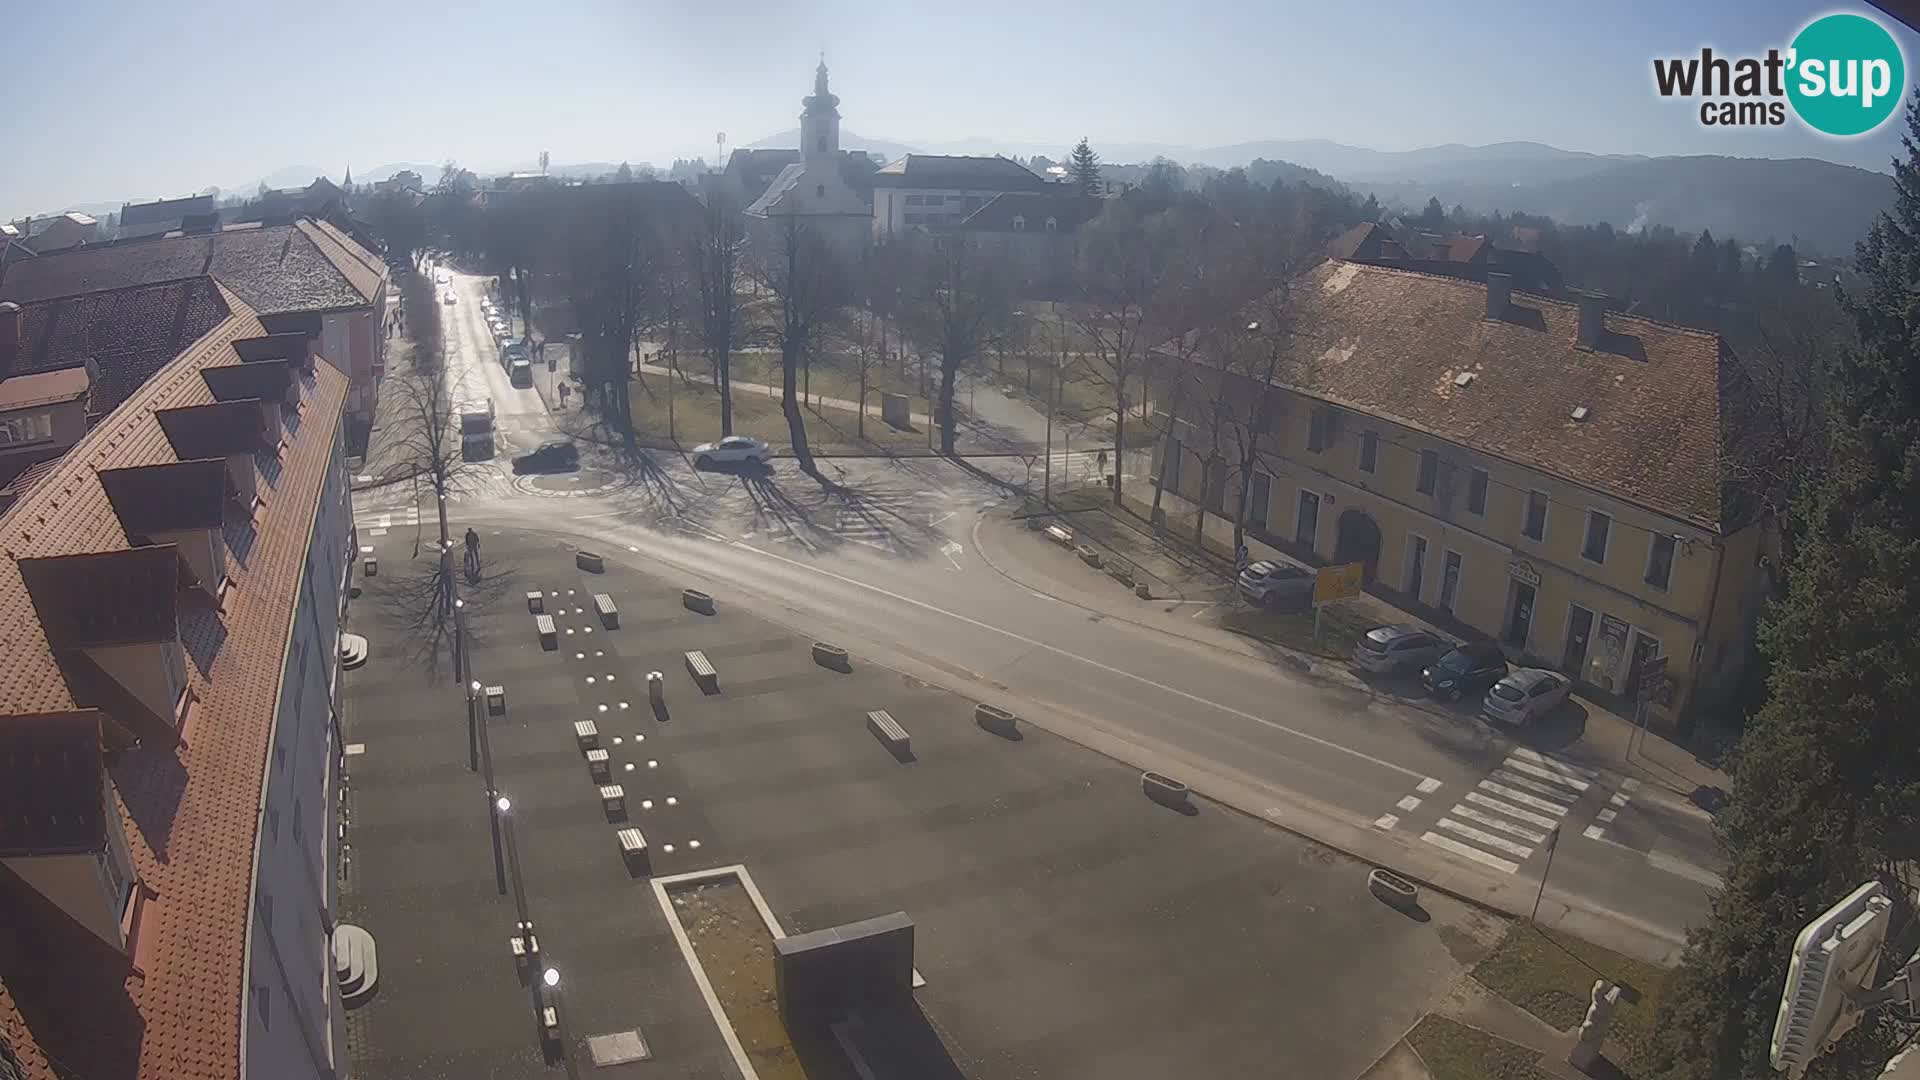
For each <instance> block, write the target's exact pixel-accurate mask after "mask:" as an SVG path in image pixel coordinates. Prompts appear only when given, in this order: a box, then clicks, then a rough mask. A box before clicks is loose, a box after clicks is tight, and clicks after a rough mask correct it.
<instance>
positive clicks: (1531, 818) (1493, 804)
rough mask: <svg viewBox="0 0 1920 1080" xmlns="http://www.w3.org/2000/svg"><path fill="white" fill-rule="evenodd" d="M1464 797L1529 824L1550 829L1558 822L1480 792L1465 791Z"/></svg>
mask: <svg viewBox="0 0 1920 1080" xmlns="http://www.w3.org/2000/svg"><path fill="white" fill-rule="evenodd" d="M1465 797H1466V800H1467V801H1468V802H1470V803H1474V804H1476V805H1478V806H1484V807H1486V808H1487V809H1489V810H1498V811H1500V812H1501V813H1503V814H1506V815H1507V816H1509V817H1511V818H1513V819H1515V820H1517V821H1524V822H1527V823H1528V824H1530V825H1538V826H1540V827H1541V828H1543V829H1551V828H1553V827H1554V826H1555V825H1558V824H1560V823H1559V822H1558V821H1555V820H1554V819H1553V818H1550V817H1547V816H1545V815H1544V814H1536V813H1534V812H1533V811H1531V810H1522V809H1520V808H1519V807H1517V806H1508V805H1507V804H1506V803H1503V802H1501V801H1500V800H1498V799H1489V798H1488V797H1486V796H1485V795H1482V794H1480V793H1479V792H1477V791H1469V792H1467V794H1466V796H1465Z"/></svg>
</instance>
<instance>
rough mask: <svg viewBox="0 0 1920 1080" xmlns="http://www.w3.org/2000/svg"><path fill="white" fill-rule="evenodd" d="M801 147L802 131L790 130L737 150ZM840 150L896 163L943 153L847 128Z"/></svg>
mask: <svg viewBox="0 0 1920 1080" xmlns="http://www.w3.org/2000/svg"><path fill="white" fill-rule="evenodd" d="M799 145H800V129H799V128H788V129H787V130H785V131H777V132H774V133H773V134H772V135H769V136H767V137H766V138H764V139H756V140H754V141H753V142H750V143H747V144H746V145H744V146H741V147H738V148H737V149H741V150H791V149H793V148H794V147H797V146H799ZM840 148H841V149H843V150H865V151H866V152H867V153H869V154H878V155H879V156H880V157H883V158H886V159H887V160H888V161H896V160H898V159H900V158H903V157H905V156H907V155H908V154H931V153H941V152H942V151H935V150H922V149H920V148H919V147H915V146H908V145H907V144H906V143H902V142H895V141H894V140H892V139H872V138H868V137H867V136H865V135H856V134H854V133H853V132H852V131H850V130H848V129H847V128H841V129H840ZM722 164H725V163H724V162H722Z"/></svg>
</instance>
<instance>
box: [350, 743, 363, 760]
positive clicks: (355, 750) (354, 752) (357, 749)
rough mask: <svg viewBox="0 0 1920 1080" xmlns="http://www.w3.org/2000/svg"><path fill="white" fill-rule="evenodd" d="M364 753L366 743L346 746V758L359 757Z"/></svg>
mask: <svg viewBox="0 0 1920 1080" xmlns="http://www.w3.org/2000/svg"><path fill="white" fill-rule="evenodd" d="M366 752H367V744H366V743H358V742H350V743H348V744H347V756H348V757H359V756H360V755H361V754H364V753H366Z"/></svg>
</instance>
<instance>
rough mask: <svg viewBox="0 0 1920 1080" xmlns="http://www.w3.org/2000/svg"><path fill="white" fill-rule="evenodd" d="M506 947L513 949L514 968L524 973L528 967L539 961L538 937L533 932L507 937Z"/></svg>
mask: <svg viewBox="0 0 1920 1080" xmlns="http://www.w3.org/2000/svg"><path fill="white" fill-rule="evenodd" d="M507 947H508V948H509V949H511V950H513V966H514V969H515V970H517V971H519V972H520V973H521V974H522V975H524V974H525V973H526V971H527V969H528V968H530V967H532V966H533V965H534V964H536V963H538V962H539V959H540V938H539V936H538V935H535V934H515V935H513V936H512V937H510V938H508V939H507Z"/></svg>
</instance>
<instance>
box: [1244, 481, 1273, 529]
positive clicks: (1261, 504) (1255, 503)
mask: <svg viewBox="0 0 1920 1080" xmlns="http://www.w3.org/2000/svg"><path fill="white" fill-rule="evenodd" d="M1272 491H1273V477H1271V476H1268V475H1267V474H1266V473H1263V472H1258V471H1256V472H1255V473H1254V474H1253V492H1252V498H1251V502H1252V505H1251V506H1250V507H1248V509H1247V512H1248V514H1249V515H1250V521H1251V524H1252V525H1253V527H1254V528H1255V529H1256V530H1258V531H1260V532H1266V531H1267V504H1268V502H1269V500H1270V499H1271V498H1272Z"/></svg>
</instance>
